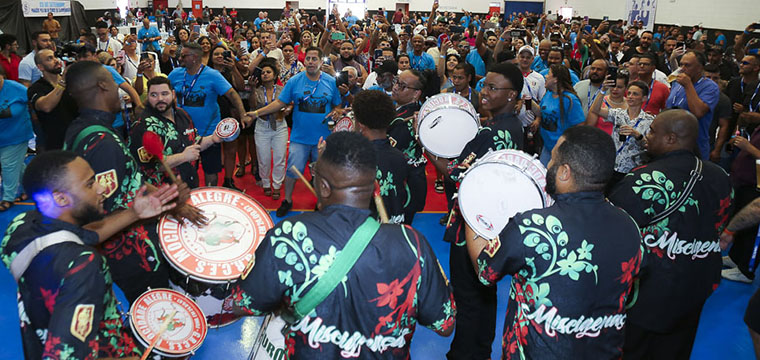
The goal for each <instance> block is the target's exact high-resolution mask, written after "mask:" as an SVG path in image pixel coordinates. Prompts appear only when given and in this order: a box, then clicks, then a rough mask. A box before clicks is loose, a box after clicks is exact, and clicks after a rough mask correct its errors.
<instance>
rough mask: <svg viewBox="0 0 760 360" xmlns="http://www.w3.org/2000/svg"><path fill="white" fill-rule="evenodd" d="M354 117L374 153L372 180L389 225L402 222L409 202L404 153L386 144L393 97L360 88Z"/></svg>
mask: <svg viewBox="0 0 760 360" xmlns="http://www.w3.org/2000/svg"><path fill="white" fill-rule="evenodd" d="M353 110H354V117H355V118H356V127H357V129H358V132H359V133H360V134H362V135H364V136H365V137H366V138H367V139H369V140H370V141H372V146H373V147H374V148H375V153H376V154H377V175H376V180H377V182H378V184H379V186H380V195H381V196H382V199H383V203H384V204H385V208H386V210H387V211H388V219H389V222H390V223H391V224H401V223H403V222H404V207H405V206H406V205H407V204H408V203H409V187H408V186H407V183H406V181H407V179H408V177H409V167H408V166H407V165H406V159H404V154H402V153H401V151H399V150H398V149H396V148H394V147H392V146H391V144H390V140H388V137H387V135H386V134H387V131H388V125H389V124H390V123H391V121H392V120H393V117H394V115H395V110H394V109H393V100H391V98H390V97H389V96H388V95H386V94H385V93H384V92H382V91H379V90H364V91H362V92H360V93H358V94H356V97H355V98H354V104H353Z"/></svg>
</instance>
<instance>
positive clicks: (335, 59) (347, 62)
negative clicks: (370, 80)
mask: <svg viewBox="0 0 760 360" xmlns="http://www.w3.org/2000/svg"><path fill="white" fill-rule="evenodd" d="M339 55H340V56H334V55H330V57H331V58H332V63H333V68H334V69H335V73H336V74H337V73H339V72H341V70H343V68H344V67H346V66H353V67H354V68H355V69H357V70H358V71H359V72H360V74H359V78H360V80H359V82H360V83H361V82H363V81H364V79H366V78H367V70H366V69H365V68H364V66H363V65H362V64H360V63H359V62H357V61H356V59H355V55H356V52H355V49H354V44H353V43H352V42H351V40H345V41H343V42H342V43H341V44H340V53H339Z"/></svg>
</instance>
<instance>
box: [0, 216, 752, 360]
mask: <svg viewBox="0 0 760 360" xmlns="http://www.w3.org/2000/svg"><path fill="white" fill-rule="evenodd" d="M28 209H31V206H14V207H13V208H11V209H10V210H8V211H6V212H5V213H0V225H2V227H0V228H3V229H4V228H5V226H7V224H8V222H9V221H10V219H12V217H13V216H15V215H16V214H18V213H19V212H21V211H26V210H28ZM272 216H273V217H274V216H275V215H274V213H273V214H272ZM440 217H441V214H438V213H430V214H419V215H417V216H416V217H415V221H414V227H415V228H417V229H419V230H421V231H422V232H423V233H424V234H425V236H426V237H427V239H428V241H429V242H430V244H431V245H432V247H433V250H434V251H435V253H436V254H437V255H438V259H439V261H440V263H441V265H442V266H443V268H444V270H445V271H446V272H447V273H448V271H449V269H448V263H449V246H448V244H447V243H444V242H443V241H442V240H441V239H442V238H443V226H441V225H439V224H438V219H439V218H440ZM273 220H275V222H276V221H278V219H277V218H273ZM759 278H760V277H759ZM507 281H509V279H504V280H503V281H502V282H501V283H500V284H499V292H498V294H499V313H498V315H497V316H498V320H497V324H498V326H497V336H496V341H495V342H494V344H493V356H492V357H493V359H499V358H500V357H501V355H500V354H501V344H500V339H501V326H502V325H501V324H502V323H503V319H504V312H505V310H506V300H507V292H508V288H509V286H508V283H507ZM758 286H760V280H757V281H756V282H755V283H754V284H751V285H749V284H741V283H736V282H730V281H723V282H722V283H721V284H720V286H719V287H718V289H717V290H716V291H715V293H714V294H713V295H712V296H711V297H710V299H708V301H707V304H706V305H705V308H704V311H703V313H702V318H701V322H700V324H699V331H698V332H697V340H696V342H695V345H694V351H693V352H692V359H711V360H712V359H731V360H743V359H754V355H753V349H752V342H751V341H750V338H749V334H748V333H747V329H746V327H745V325H744V322H743V321H742V317H743V315H744V310H745V308H746V306H747V302H748V301H749V297H750V296H751V295H752V293H753V291H754V290H755V289H756V288H757V287H758ZM117 294H118V295H119V296H120V298H121V299H122V301H123V296H121V293H120V292H119V291H117ZM16 309H17V308H16V285H15V283H14V281H13V278H12V277H11V276H10V273H9V272H8V271H2V270H0V334H2V335H3V336H2V338H0V360H4V359H20V358H22V357H23V355H22V353H21V339H20V334H19V328H18V313H17V310H16ZM259 323H260V319H259V318H247V319H245V320H241V321H238V322H237V323H235V324H232V325H230V326H227V327H225V328H221V329H213V330H209V332H208V336H207V337H206V341H205V342H204V344H203V346H202V347H201V348H200V350H199V351H198V353H197V354H196V356H194V357H193V358H194V359H212V360H217V359H219V355H221V354H223V355H224V356H223V358H224V359H233V360H234V359H247V356H248V353H249V352H250V350H251V346H252V344H253V341H254V338H255V336H256V334H257V333H258V328H259ZM450 342H451V338H443V337H440V336H438V335H436V334H435V333H433V332H432V331H430V330H428V329H426V328H424V327H418V328H417V331H416V333H415V334H414V339H413V340H412V358H415V359H444V358H445V354H446V351H448V348H449V343H450Z"/></svg>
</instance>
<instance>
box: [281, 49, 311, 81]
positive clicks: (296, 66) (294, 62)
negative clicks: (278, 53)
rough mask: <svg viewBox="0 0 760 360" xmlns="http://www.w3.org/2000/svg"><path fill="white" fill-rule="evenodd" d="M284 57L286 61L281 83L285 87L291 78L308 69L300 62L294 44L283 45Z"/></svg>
mask: <svg viewBox="0 0 760 360" xmlns="http://www.w3.org/2000/svg"><path fill="white" fill-rule="evenodd" d="M282 56H283V58H284V59H285V61H284V62H283V65H284V66H283V69H282V72H280V81H281V82H282V84H283V85H285V83H286V82H288V80H290V78H291V77H293V76H295V75H296V74H298V73H300V72H301V71H303V70H305V69H306V68H305V67H304V66H303V64H302V63H301V62H300V61H298V58H297V56H296V54H295V47H294V46H293V43H292V42H284V43H282Z"/></svg>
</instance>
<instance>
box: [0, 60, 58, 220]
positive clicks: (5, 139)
mask: <svg viewBox="0 0 760 360" xmlns="http://www.w3.org/2000/svg"><path fill="white" fill-rule="evenodd" d="M54 86H61V84H54ZM0 99H3V102H2V103H0V106H2V107H3V108H0V118H3V119H2V120H3V122H2V124H3V131H2V132H0V166H2V167H3V179H2V185H3V194H2V200H0V211H5V210H8V208H10V207H11V206H12V205H13V202H14V201H22V200H26V199H27V196H26V195H25V194H22V195H21V196H20V197H18V198H16V195H18V192H19V181H20V180H21V174H23V172H24V157H25V156H26V146H27V143H28V142H29V139H31V138H33V137H34V133H33V132H32V121H31V119H30V117H29V105H28V104H29V102H28V99H27V97H26V87H25V86H24V85H22V84H21V83H18V82H16V81H13V80H6V79H5V69H4V68H3V67H2V66H0Z"/></svg>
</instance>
